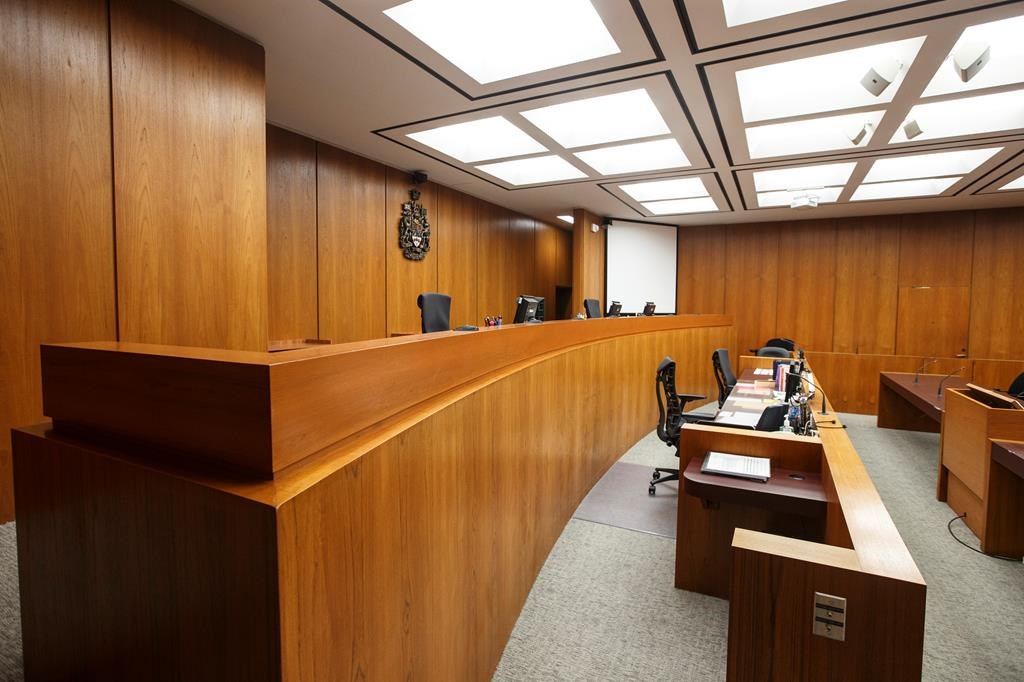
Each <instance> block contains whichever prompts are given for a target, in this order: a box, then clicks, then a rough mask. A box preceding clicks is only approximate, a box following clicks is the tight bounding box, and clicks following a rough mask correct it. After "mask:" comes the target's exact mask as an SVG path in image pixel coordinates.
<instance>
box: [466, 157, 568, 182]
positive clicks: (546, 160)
mask: <svg viewBox="0 0 1024 682" xmlns="http://www.w3.org/2000/svg"><path fill="white" fill-rule="evenodd" d="M477 168H478V169H480V170H482V171H483V172H484V173H487V174H489V175H493V176H494V177H496V178H501V179H502V180H504V181H505V182H507V183H509V184H510V185H533V184H536V183H538V182H557V181H559V180H575V179H576V178H585V177H587V174H586V173H584V172H583V171H581V170H580V169H579V168H577V167H576V166H574V165H572V164H571V163H569V162H568V161H566V160H565V159H563V158H562V157H560V156H554V155H551V156H535V157H533V158H532V159H517V160H516V161H501V162H499V163H488V164H484V165H482V166H477Z"/></svg>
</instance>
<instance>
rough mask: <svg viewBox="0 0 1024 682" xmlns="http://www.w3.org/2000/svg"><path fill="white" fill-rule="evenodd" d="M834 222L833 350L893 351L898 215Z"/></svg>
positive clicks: (881, 352) (897, 266)
mask: <svg viewBox="0 0 1024 682" xmlns="http://www.w3.org/2000/svg"><path fill="white" fill-rule="evenodd" d="M837 223H838V224H837V229H836V275H835V280H836V283H835V315H834V331H833V338H832V350H834V351H836V352H837V353H875V354H887V353H888V354H891V353H895V352H896V311H897V301H898V298H897V292H898V286H897V282H898V279H899V254H900V248H899V244H900V241H899V236H900V235H899V218H898V216H873V217H871V218H852V219H849V220H842V221H837ZM834 385H835V384H833V386H834Z"/></svg>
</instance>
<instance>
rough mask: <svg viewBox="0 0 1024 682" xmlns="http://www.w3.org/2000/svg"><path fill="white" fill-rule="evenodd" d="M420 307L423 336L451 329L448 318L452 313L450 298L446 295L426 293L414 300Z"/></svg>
mask: <svg viewBox="0 0 1024 682" xmlns="http://www.w3.org/2000/svg"><path fill="white" fill-rule="evenodd" d="M416 305H418V306H419V307H420V326H421V327H422V329H423V333H424V334H429V333H430V332H446V331H449V330H450V329H451V328H452V325H451V322H450V321H449V318H450V316H451V311H452V297H451V296H448V295H447V294H438V293H435V292H432V291H431V292H427V293H423V294H420V295H419V296H418V297H417V298H416Z"/></svg>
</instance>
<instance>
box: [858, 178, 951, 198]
mask: <svg viewBox="0 0 1024 682" xmlns="http://www.w3.org/2000/svg"><path fill="white" fill-rule="evenodd" d="M958 180H960V178H922V179H920V180H900V181H898V182H876V183H873V184H869V185H861V186H860V187H858V188H857V191H855V192H854V193H853V196H852V197H850V201H871V200H874V199H901V198H904V197H932V196H935V195H937V194H942V193H943V192H945V191H946V190H947V189H949V188H950V187H952V186H953V185H954V184H956V182H957V181H958Z"/></svg>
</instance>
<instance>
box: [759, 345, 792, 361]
mask: <svg viewBox="0 0 1024 682" xmlns="http://www.w3.org/2000/svg"><path fill="white" fill-rule="evenodd" d="M757 357H759V358H789V357H793V356H792V354H791V353H790V352H789V351H788V350H786V349H785V348H782V347H781V346H765V347H764V348H758V349H757Z"/></svg>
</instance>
